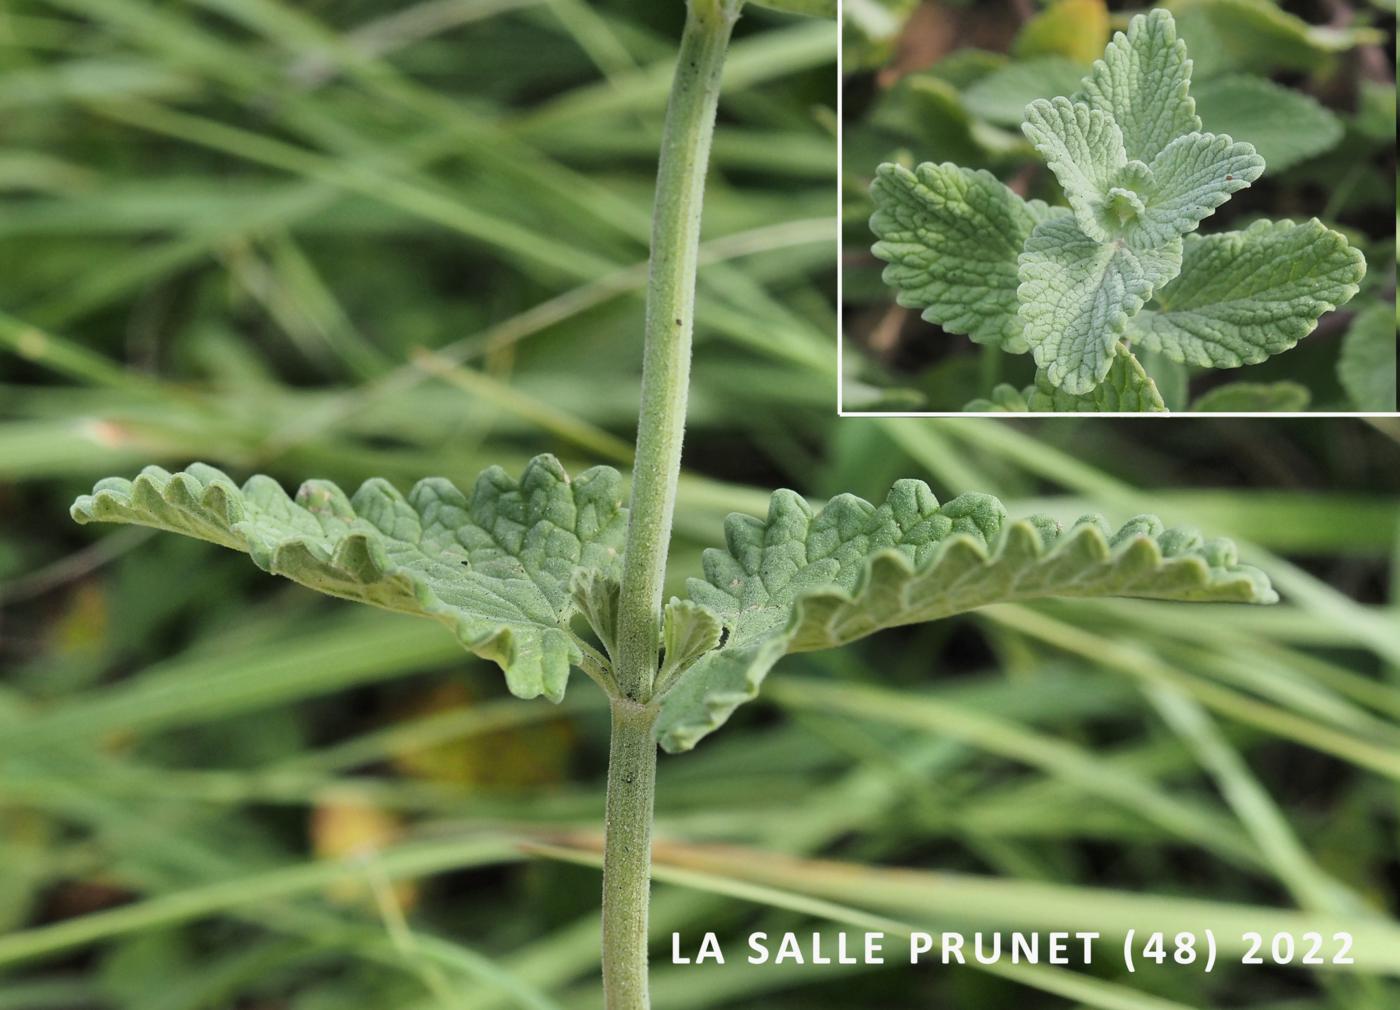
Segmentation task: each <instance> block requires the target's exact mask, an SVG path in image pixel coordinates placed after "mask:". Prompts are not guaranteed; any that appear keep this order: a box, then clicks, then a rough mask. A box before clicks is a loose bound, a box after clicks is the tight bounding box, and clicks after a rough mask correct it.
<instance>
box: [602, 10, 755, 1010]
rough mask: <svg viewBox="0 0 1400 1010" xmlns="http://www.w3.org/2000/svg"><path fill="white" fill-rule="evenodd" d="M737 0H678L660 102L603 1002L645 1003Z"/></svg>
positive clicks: (625, 570)
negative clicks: (662, 661)
mask: <svg viewBox="0 0 1400 1010" xmlns="http://www.w3.org/2000/svg"><path fill="white" fill-rule="evenodd" d="M740 2H741V0H689V3H688V12H687V17H686V24H685V33H684V35H682V37H681V47H680V54H679V56H678V58H677V60H676V76H675V79H674V81H673V82H672V85H671V99H670V103H669V104H668V106H667V108H666V124H665V127H664V129H663V131H662V137H661V159H660V166H659V168H658V170H657V181H656V202H655V205H654V207H653V210H652V233H651V264H650V271H649V274H648V278H647V309H646V345H645V349H644V351H643V357H642V402H641V413H640V417H639V419H638V424H637V454H636V463H635V466H634V469H633V472H632V500H631V515H630V519H629V522H628V527H627V547H626V551H625V553H624V555H623V564H622V587H621V594H620V597H619V600H618V619H617V655H616V656H614V657H613V659H614V660H615V664H614V677H615V681H616V686H617V694H616V696H615V697H614V698H613V705H612V745H611V749H610V751H609V754H608V800H607V825H606V839H605V842H604V851H603V990H604V993H605V997H606V1001H607V1008H608V1010H647V1008H648V1007H649V1006H650V999H649V997H648V995H647V905H648V900H649V892H650V888H651V821H652V807H653V801H654V797H655V791H656V739H655V735H654V730H655V725H656V708H655V707H654V706H653V705H651V704H650V701H651V696H652V691H653V689H654V687H655V681H656V671H657V658H658V657H657V652H658V647H659V638H660V621H661V589H662V583H663V582H664V580H665V576H666V552H667V549H668V548H669V546H670V542H671V521H672V513H673V511H674V509H675V503H676V481H677V480H678V478H679V476H680V467H681V441H682V438H683V437H684V434H685V406H686V398H687V395H688V393H689V388H690V340H691V331H692V329H693V325H694V316H695V271H696V264H697V260H698V258H699V245H700V212H701V206H702V203H703V200H704V192H705V170H706V167H707V166H708V164H709V160H710V138H711V137H712V136H713V135H714V129H715V108H716V106H717V104H718V102H719V90H720V76H721V71H722V70H723V67H724V55H725V51H726V49H727V48H728V46H729V36H730V32H731V31H732V30H733V27H734V21H735V20H736V19H737V17H738V10H739V5H740Z"/></svg>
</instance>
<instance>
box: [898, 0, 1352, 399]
mask: <svg viewBox="0 0 1400 1010" xmlns="http://www.w3.org/2000/svg"><path fill="white" fill-rule="evenodd" d="M1190 86H1191V60H1190V59H1189V57H1188V56H1187V52H1186V44H1185V42H1183V41H1182V40H1181V39H1179V38H1178V37H1177V34H1176V26H1175V22H1174V21H1173V18H1172V15H1171V14H1170V13H1168V12H1167V11H1165V10H1161V9H1155V10H1152V11H1150V12H1149V13H1147V14H1140V15H1137V16H1136V17H1134V18H1133V19H1132V21H1131V22H1130V24H1129V27H1128V30H1127V32H1126V33H1122V32H1120V33H1118V34H1117V35H1115V37H1114V38H1113V40H1112V41H1111V42H1110V43H1109V44H1108V47H1107V49H1106V50H1105V51H1104V54H1103V57H1102V58H1101V59H1099V60H1097V61H1095V62H1094V64H1093V67H1092V68H1091V70H1090V71H1089V74H1088V75H1087V76H1086V77H1084V78H1083V80H1082V81H1081V82H1080V85H1079V90H1078V92H1077V93H1076V94H1074V95H1073V96H1071V97H1057V98H1052V99H1049V100H1045V99H1037V100H1036V101H1033V102H1031V103H1030V104H1029V105H1027V106H1026V107H1025V112H1024V121H1023V123H1022V126H1021V129H1022V132H1023V133H1024V135H1025V136H1026V138H1027V140H1028V141H1029V142H1030V143H1031V145H1032V146H1033V147H1034V148H1035V150H1036V151H1037V152H1038V153H1039V154H1040V156H1041V157H1042V158H1043V159H1044V160H1045V163H1046V165H1047V167H1048V168H1049V170H1050V172H1051V173H1052V174H1053V175H1054V177H1055V179H1056V181H1057V182H1058V183H1059V186H1060V189H1061V191H1062V192H1063V194H1064V199H1065V203H1066V204H1067V206H1063V207H1061V206H1051V205H1047V204H1046V203H1043V202H1041V201H1039V200H1026V199H1023V198H1022V197H1021V196H1020V195H1018V194H1017V193H1016V192H1014V191H1013V190H1012V189H1011V188H1010V187H1008V186H1007V185H1005V184H1004V183H1002V182H1001V181H1000V180H998V179H997V178H996V177H995V176H993V175H992V174H991V173H990V172H987V171H985V170H972V169H968V168H964V167H960V166H958V165H954V164H951V163H943V164H930V163H925V164H921V165H919V166H917V167H916V168H914V169H913V170H909V169H906V168H904V167H902V166H900V165H896V164H884V165H881V166H880V167H879V168H878V170H877V172H876V177H875V181H874V183H873V186H872V196H873V198H874V202H875V207H876V210H875V213H874V215H873V216H872V218H871V228H872V230H873V231H874V233H875V235H876V236H877V238H878V239H879V241H877V242H876V243H875V245H874V247H873V251H874V253H875V255H876V256H877V257H879V258H880V259H882V260H884V261H885V262H886V263H887V266H886V267H885V270H884V273H883V277H884V280H885V282H886V283H887V284H889V285H890V286H891V287H893V288H894V289H895V290H896V292H897V300H898V302H899V304H901V305H903V306H906V307H909V308H916V309H920V310H921V311H922V314H923V318H925V319H926V320H928V321H930V322H933V323H937V324H938V325H939V326H941V327H942V328H943V329H944V330H946V331H948V332H950V333H959V334H966V335H967V336H969V337H971V338H972V339H973V340H974V341H976V342H978V343H982V344H988V345H990V346H994V347H998V348H1000V349H1001V350H1003V351H1006V352H1008V353H1012V354H1024V353H1030V354H1031V355H1033V357H1034V359H1035V363H1036V366H1037V375H1036V381H1035V383H1034V385H1033V386H1032V387H1029V388H1028V389H1026V390H1024V391H1021V392H1019V393H1017V391H1016V390H1014V389H1010V391H1009V393H1008V390H1006V389H999V390H997V391H995V393H994V395H993V397H992V400H991V401H986V400H980V401H973V403H972V404H969V409H986V407H987V405H988V404H989V403H990V404H991V408H990V409H1001V410H1017V409H1034V410H1055V411H1108V410H1114V411H1134V412H1136V411H1145V412H1160V411H1164V410H1165V409H1166V407H1165V405H1164V403H1163V401H1162V398H1161V396H1160V395H1159V394H1158V392H1157V390H1156V388H1155V385H1154V383H1153V381H1152V379H1151V377H1150V376H1149V375H1148V374H1147V373H1146V372H1145V371H1144V370H1143V369H1142V368H1141V367H1140V365H1139V362H1138V360H1137V357H1136V355H1135V353H1134V352H1135V351H1137V350H1148V351H1153V352H1157V353H1160V354H1162V355H1163V356H1165V357H1166V358H1167V359H1169V360H1170V361H1173V362H1176V363H1179V364H1187V365H1194V366H1201V367H1207V368H1234V367H1238V366H1241V365H1250V364H1256V363H1258V362H1261V361H1264V360H1265V359H1266V358H1268V357H1270V356H1271V355H1275V354H1279V353H1282V352H1283V351H1286V350H1288V349H1289V348H1291V347H1293V346H1294V345H1296V344H1297V343H1298V341H1299V340H1301V339H1302V338H1303V337H1305V336H1307V335H1308V334H1309V333H1311V332H1312V330H1313V329H1314V328H1315V327H1316V325H1317V322H1318V319H1319V318H1320V317H1321V316H1322V315H1323V314H1325V313H1327V312H1329V311H1332V310H1333V309H1335V308H1337V307H1338V306H1340V305H1343V304H1345V303H1346V302H1347V301H1348V300H1350V299H1351V298H1352V296H1354V295H1355V294H1356V293H1357V291H1358V290H1359V285H1360V281H1361V279H1362V277H1363V275H1364V274H1365V270H1366V264H1365V260H1364V258H1363V256H1362V254H1361V253H1360V252H1359V251H1358V250H1356V249H1354V248H1352V247H1351V246H1350V245H1349V244H1348V243H1347V240H1346V238H1345V237H1344V236H1342V235H1341V234H1340V233H1338V232H1336V231H1333V230H1331V229H1329V228H1327V227H1325V226H1324V225H1323V224H1322V223H1321V222H1319V221H1318V220H1316V219H1312V220H1309V221H1306V222H1303V223H1294V222H1290V221H1268V220H1260V221H1256V222H1254V223H1253V224H1252V225H1250V226H1249V227H1248V228H1246V229H1244V230H1242V231H1231V232H1223V233H1216V234H1211V235H1201V234H1200V233H1199V232H1198V229H1199V227H1200V225H1201V223H1202V222H1203V221H1204V220H1205V219H1206V218H1208V217H1209V216H1210V215H1211V214H1213V213H1214V212H1215V211H1216V210H1217V209H1218V208H1219V207H1220V206H1221V205H1222V204H1224V203H1225V202H1226V201H1227V200H1229V199H1230V197H1231V196H1232V195H1233V194H1234V193H1236V192H1238V191H1240V190H1242V189H1244V188H1246V187H1248V186H1249V185H1250V184H1251V183H1253V182H1255V181H1256V180H1257V179H1258V178H1259V177H1260V176H1261V175H1262V174H1263V172H1264V167H1265V165H1264V159H1263V158H1262V157H1260V155H1259V154H1258V152H1257V151H1256V150H1255V149H1254V147H1253V146H1252V145H1251V144H1248V143H1245V142H1242V141H1236V140H1233V139H1232V138H1231V137H1229V136H1228V135H1226V134H1223V133H1209V132H1204V131H1203V129H1202V123H1201V119H1200V117H1199V116H1198V115H1197V114H1196V108H1195V102H1194V101H1193V99H1192V97H1191V94H1190ZM1106 382H1109V383H1111V389H1112V392H1111V393H1110V394H1108V395H1105V394H1104V393H1103V392H1100V390H1101V387H1102V386H1103V385H1104V384H1105V383H1106ZM1008 388H1009V387H1008ZM1010 394H1016V395H1010ZM1022 403H1024V404H1026V406H1021V404H1022Z"/></svg>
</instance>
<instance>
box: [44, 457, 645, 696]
mask: <svg viewBox="0 0 1400 1010" xmlns="http://www.w3.org/2000/svg"><path fill="white" fill-rule="evenodd" d="M72 514H73V518H74V519H75V520H77V521H78V522H80V523H88V522H117V523H132V524H135V525H139V526H152V527H155V528H156V529H163V530H170V531H172V532H175V533H183V534H185V535H186V536H192V537H196V538H198V539H201V540H208V541H211V542H213V543H216V544H220V545H222V546H224V547H229V548H231V549H233V550H237V551H243V552H245V553H247V554H249V555H250V556H251V557H252V559H253V562H254V563H255V564H256V565H257V566H258V567H259V568H261V569H263V570H264V571H267V572H271V573H272V574H274V575H282V576H285V577H287V578H289V579H292V580H293V581H295V582H299V583H301V584H302V585H304V586H308V587H310V588H312V589H316V590H319V591H320V592H323V593H328V594H330V595H332V596H339V597H342V598H344V599H349V600H356V601H358V602H361V603H368V604H371V605H373V606H377V607H383V608H385V609H388V610H397V611H401V612H403V613H408V614H416V615H420V616H423V617H431V618H433V619H434V620H437V621H440V622H441V623H443V624H445V625H447V626H448V627H449V628H451V629H452V631H453V632H454V633H455V634H456V636H457V638H458V640H459V641H461V643H462V644H463V645H464V646H465V647H466V648H468V649H470V650H471V651H472V652H474V653H476V654H477V655H478V656H481V657H483V658H486V659H490V660H493V661H495V662H496V663H498V664H500V666H501V667H502V669H503V670H504V671H505V675H506V682H507V684H508V685H509V687H510V690H511V691H512V693H514V694H516V695H518V696H520V697H522V698H532V697H535V696H537V695H541V694H542V695H545V696H546V697H548V698H550V699H551V700H555V701H557V700H559V699H560V698H562V697H563V694H564V687H565V684H566V681H567V679H568V674H569V667H570V665H571V664H575V665H576V664H577V663H578V662H579V661H580V660H581V655H580V651H579V649H578V646H577V645H576V644H575V642H574V640H573V638H572V636H571V635H570V633H569V631H568V620H569V617H570V615H571V614H572V611H573V602H572V598H571V595H570V586H571V583H572V581H573V578H574V576H575V573H576V572H578V571H579V570H580V569H593V570H597V571H599V572H601V573H604V574H605V575H616V573H617V572H618V569H619V567H620V558H621V551H622V544H623V541H624V537H625V531H626V523H627V518H626V510H625V509H624V508H623V506H622V501H621V478H620V477H619V475H618V473H617V471H616V470H613V469H611V468H609V467H597V468H594V469H592V470H588V471H586V472H585V473H582V474H580V475H579V476H577V477H575V478H573V479H572V480H570V478H569V476H568V475H567V474H566V473H565V472H564V469H563V467H561V466H560V465H559V461H558V460H556V459H554V457H552V456H538V457H536V458H535V459H533V460H531V461H530V463H529V465H528V466H527V467H526V468H525V472H524V474H523V476H522V477H521V478H520V480H519V481H516V480H514V479H512V478H511V477H510V476H509V475H507V474H506V473H505V471H504V470H502V469H501V468H499V467H492V468H491V469H489V470H487V471H485V472H484V473H483V474H482V475H481V476H480V477H479V478H478V479H477V481H476V485H475V487H474V489H473V491H472V493H471V494H470V495H465V494H463V493H462V492H461V491H460V490H458V489H457V487H456V486H454V485H453V484H452V483H450V482H449V481H447V480H445V479H443V478H440V477H430V478H428V479H426V480H422V481H420V482H419V483H418V484H417V485H415V486H414V488H413V490H412V491H411V492H410V493H409V494H408V496H407V497H404V496H403V495H402V494H400V493H399V492H398V491H397V490H396V489H395V488H394V487H393V486H392V485H390V484H389V483H388V482H387V481H383V480H379V479H372V480H368V481H366V482H365V483H364V484H363V485H361V487H360V489H359V490H358V491H356V492H355V494H354V495H353V496H352V497H348V498H347V497H346V495H345V493H344V492H343V491H341V490H340V488H338V487H336V486H335V485H334V484H332V483H330V482H328V481H320V480H309V481H307V482H306V483H304V484H303V485H302V486H301V488H300V490H299V491H298V492H297V495H296V500H295V501H293V500H292V499H291V498H289V497H288V496H287V494H286V492H284V491H283V490H282V488H281V487H280V486H279V485H278V484H277V482H276V481H274V480H272V479H271V478H269V477H263V476H256V477H252V478H250V479H249V480H248V481H247V482H246V483H245V484H244V485H243V487H242V488H241V489H240V488H239V487H238V486H237V485H236V484H235V483H234V482H233V481H232V480H230V479H229V477H228V476H227V475H226V474H224V473H223V472H222V471H220V470H217V469H215V468H214V467H211V466H205V465H204V464H201V463H195V464H193V465H191V466H190V467H189V468H188V469H187V470H185V471H183V472H181V473H174V474H172V473H168V472H167V471H165V470H163V469H161V468H159V467H147V468H146V469H145V470H143V471H142V472H141V473H140V475H139V476H137V477H136V479H135V480H130V481H128V480H124V479H122V478H116V477H112V478H107V479H106V480H103V481H100V482H99V483H98V484H97V486H96V487H95V488H94V489H93V493H92V494H90V495H83V496H82V497H80V498H79V499H78V500H77V501H76V502H74V503H73V508H72Z"/></svg>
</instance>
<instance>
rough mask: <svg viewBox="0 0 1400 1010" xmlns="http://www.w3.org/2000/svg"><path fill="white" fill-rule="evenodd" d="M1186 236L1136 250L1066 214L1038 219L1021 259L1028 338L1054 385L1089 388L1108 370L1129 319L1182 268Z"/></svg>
mask: <svg viewBox="0 0 1400 1010" xmlns="http://www.w3.org/2000/svg"><path fill="white" fill-rule="evenodd" d="M1181 249H1182V246H1181V240H1180V239H1172V240H1171V241H1169V242H1167V243H1165V244H1163V245H1162V246H1160V247H1159V248H1156V249H1146V250H1142V251H1136V250H1133V249H1130V248H1128V247H1127V246H1126V245H1124V244H1121V243H1116V242H1110V243H1099V242H1096V241H1094V240H1093V239H1092V238H1090V237H1089V236H1087V235H1085V234H1084V233H1083V232H1082V231H1080V230H1079V228H1078V227H1076V225H1075V222H1074V221H1073V220H1071V219H1069V218H1057V219H1054V220H1051V221H1047V222H1045V223H1044V224H1040V225H1037V226H1036V228H1035V230H1034V231H1033V232H1032V233H1031V236H1030V238H1029V239H1027V240H1026V247H1025V251H1024V252H1023V253H1022V254H1021V258H1020V277H1021V286H1020V288H1019V289H1018V296H1019V298H1020V302H1021V307H1020V315H1021V321H1022V322H1023V323H1024V325H1025V331H1024V335H1025V339H1026V343H1028V344H1029V345H1030V347H1031V351H1032V352H1033V353H1034V355H1035V361H1036V364H1037V365H1039V366H1040V367H1041V368H1043V369H1045V374H1046V376H1047V377H1048V378H1049V380H1050V382H1051V384H1052V385H1054V386H1056V387H1058V388H1060V389H1063V390H1064V391H1065V392H1067V393H1073V394H1082V393H1087V392H1089V391H1090V390H1091V389H1093V388H1094V387H1095V386H1097V385H1098V384H1099V383H1100V382H1101V381H1103V378H1104V376H1106V375H1107V374H1108V370H1109V368H1110V367H1111V366H1112V364H1113V360H1114V351H1113V348H1114V345H1115V344H1117V343H1118V340H1119V338H1120V337H1122V336H1123V334H1124V332H1125V330H1126V328H1127V324H1128V319H1129V318H1130V317H1131V316H1132V315H1133V314H1134V313H1136V312H1138V310H1140V309H1141V308H1142V306H1143V305H1144V304H1145V303H1146V302H1147V300H1148V299H1149V298H1151V297H1152V293H1153V291H1154V290H1155V289H1156V288H1158V287H1159V286H1161V285H1162V284H1165V283H1166V282H1167V281H1168V280H1170V279H1171V278H1172V277H1173V276H1175V274H1176V272H1177V270H1179V269H1180V267H1181Z"/></svg>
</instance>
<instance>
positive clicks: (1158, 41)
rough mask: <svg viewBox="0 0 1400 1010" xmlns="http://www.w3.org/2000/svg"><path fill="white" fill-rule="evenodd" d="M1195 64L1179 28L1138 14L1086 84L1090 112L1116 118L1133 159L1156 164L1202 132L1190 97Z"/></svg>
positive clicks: (1163, 15) (1162, 15) (1158, 13)
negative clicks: (1180, 141) (1173, 146)
mask: <svg viewBox="0 0 1400 1010" xmlns="http://www.w3.org/2000/svg"><path fill="white" fill-rule="evenodd" d="M1190 86H1191V61H1190V60H1189V59H1188V58H1187V56H1186V43H1185V42H1183V41H1181V40H1180V39H1178V38H1177V37H1176V23H1175V22H1174V21H1173V20H1172V16H1171V15H1170V14H1169V13H1167V12H1166V11H1165V10H1162V9H1161V8H1157V9H1155V10H1152V11H1150V12H1148V13H1147V14H1139V15H1137V16H1136V17H1134V18H1133V19H1132V21H1130V22H1129V23H1128V31H1127V34H1126V35H1125V34H1124V33H1123V32H1118V33H1117V34H1116V35H1114V36H1113V41H1112V42H1110V43H1109V44H1108V48H1106V49H1105V50H1104V54H1103V58H1102V59H1100V60H1095V61H1094V66H1093V69H1092V70H1090V72H1089V76H1088V77H1086V78H1084V85H1083V93H1084V98H1085V100H1086V101H1087V102H1088V103H1089V107H1090V108H1093V109H1098V110H1101V111H1103V112H1105V113H1107V114H1108V115H1110V116H1111V117H1112V118H1113V121H1114V122H1115V123H1117V124H1118V128H1119V130H1120V131H1122V138H1123V146H1124V149H1125V150H1126V152H1127V156H1128V157H1129V158H1130V159H1133V160H1136V161H1143V162H1149V163H1150V162H1151V161H1152V159H1153V158H1155V157H1156V156H1157V154H1158V153H1159V152H1160V151H1161V150H1162V149H1163V148H1165V147H1166V146H1167V145H1168V144H1169V143H1171V142H1172V141H1173V140H1175V139H1176V138H1177V137H1179V136H1181V135H1182V134H1185V133H1192V132H1195V131H1198V130H1200V129H1201V121H1200V119H1199V118H1198V117H1197V116H1196V106H1195V103H1194V102H1193V101H1192V100H1191V96H1190V94H1189V93H1188V92H1189V90H1190Z"/></svg>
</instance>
